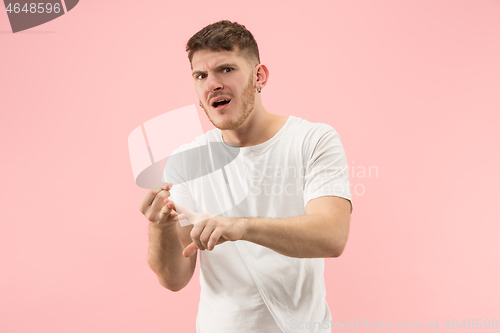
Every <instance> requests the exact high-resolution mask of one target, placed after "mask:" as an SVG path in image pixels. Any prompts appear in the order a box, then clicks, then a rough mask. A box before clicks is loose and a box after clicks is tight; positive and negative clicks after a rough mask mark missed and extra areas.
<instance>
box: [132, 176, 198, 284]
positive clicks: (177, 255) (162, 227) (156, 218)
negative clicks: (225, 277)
mask: <svg viewBox="0 0 500 333" xmlns="http://www.w3.org/2000/svg"><path fill="white" fill-rule="evenodd" d="M171 188H172V184H165V183H163V185H162V188H161V189H151V190H149V191H148V192H147V193H146V195H145V196H144V198H143V199H142V202H141V205H140V207H139V210H140V212H141V213H142V214H144V216H145V217H146V218H147V219H148V220H149V221H150V223H149V251H148V255H147V262H148V265H149V267H150V268H151V269H152V270H153V272H155V274H156V275H157V276H158V280H159V281H160V283H161V285H162V286H164V287H165V288H167V289H169V290H172V291H179V290H181V289H182V288H184V287H185V286H186V285H187V284H188V283H189V281H190V280H191V277H192V276H193V272H194V268H195V266H196V256H193V257H191V258H185V257H183V256H182V251H183V250H184V247H185V246H187V245H188V244H189V243H190V241H191V239H190V238H189V232H190V227H185V228H181V227H180V224H179V218H182V215H181V216H179V215H178V214H177V212H176V211H174V210H173V208H174V204H173V203H172V202H170V201H169V200H168V197H169V196H170V192H169V191H170V190H171Z"/></svg>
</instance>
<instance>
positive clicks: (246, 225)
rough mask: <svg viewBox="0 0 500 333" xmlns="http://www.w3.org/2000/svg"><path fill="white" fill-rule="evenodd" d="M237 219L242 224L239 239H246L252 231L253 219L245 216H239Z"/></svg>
mask: <svg viewBox="0 0 500 333" xmlns="http://www.w3.org/2000/svg"><path fill="white" fill-rule="evenodd" d="M239 220H240V221H239V222H240V223H241V224H242V225H243V236H242V237H241V240H246V241H248V240H249V236H250V235H251V233H252V232H253V221H252V219H250V218H247V217H242V218H239Z"/></svg>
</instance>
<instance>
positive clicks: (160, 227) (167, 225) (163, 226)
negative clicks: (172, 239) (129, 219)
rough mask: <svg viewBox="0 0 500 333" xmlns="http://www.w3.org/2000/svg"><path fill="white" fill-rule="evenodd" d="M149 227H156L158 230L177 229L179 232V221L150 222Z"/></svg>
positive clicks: (168, 230) (169, 230)
mask: <svg viewBox="0 0 500 333" xmlns="http://www.w3.org/2000/svg"><path fill="white" fill-rule="evenodd" d="M149 229H150V230H151V229H154V230H156V231H160V232H164V231H167V232H171V231H172V230H175V231H176V232H177V223H161V224H158V223H156V222H150V223H149Z"/></svg>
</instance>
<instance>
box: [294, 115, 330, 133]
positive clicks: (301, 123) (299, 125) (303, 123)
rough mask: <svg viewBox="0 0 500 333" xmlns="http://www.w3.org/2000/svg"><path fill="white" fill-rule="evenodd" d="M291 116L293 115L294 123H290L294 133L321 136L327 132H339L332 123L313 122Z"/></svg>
mask: <svg viewBox="0 0 500 333" xmlns="http://www.w3.org/2000/svg"><path fill="white" fill-rule="evenodd" d="M290 117H292V119H291V120H292V123H291V124H290V125H291V126H290V129H291V132H294V134H299V136H301V137H304V138H319V137H322V136H323V135H324V134H325V133H327V132H335V133H337V131H336V130H335V129H334V128H333V127H332V126H331V125H328V124H325V123H313V122H310V121H307V120H305V119H302V118H299V117H295V116H290Z"/></svg>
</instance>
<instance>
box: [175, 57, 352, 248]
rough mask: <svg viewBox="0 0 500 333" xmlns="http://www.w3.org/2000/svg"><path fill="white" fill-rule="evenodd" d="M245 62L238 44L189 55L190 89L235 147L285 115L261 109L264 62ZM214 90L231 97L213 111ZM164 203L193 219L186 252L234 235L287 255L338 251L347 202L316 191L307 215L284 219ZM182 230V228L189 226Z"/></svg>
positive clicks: (254, 139) (345, 229)
mask: <svg viewBox="0 0 500 333" xmlns="http://www.w3.org/2000/svg"><path fill="white" fill-rule="evenodd" d="M249 63H251V60H249V59H247V58H245V57H244V56H243V55H242V54H241V53H240V52H239V50H238V49H237V48H236V49H235V50H234V51H220V52H214V51H210V50H202V51H198V52H196V53H195V54H194V56H193V60H192V75H193V80H194V85H195V90H196V93H197V95H198V98H199V100H200V103H201V105H202V108H203V109H204V110H205V113H206V114H207V116H208V118H209V119H210V121H211V122H212V124H214V126H216V127H218V128H219V129H221V131H222V137H223V139H224V141H225V142H226V143H228V144H234V145H237V146H239V147H247V146H253V145H257V144H260V143H263V142H265V141H267V140H269V139H270V138H272V137H273V136H274V135H275V134H276V133H277V132H278V131H279V130H280V129H281V128H282V127H283V125H284V124H285V122H286V120H287V118H286V117H280V116H277V115H273V114H271V113H269V112H267V111H266V110H265V109H264V107H263V106H262V101H261V94H259V93H258V92H257V90H258V89H259V88H260V87H262V88H261V89H263V87H265V85H266V83H267V80H268V78H269V70H268V69H267V67H266V66H265V65H263V64H257V65H255V66H252V65H251V64H249ZM217 96H227V97H230V98H231V103H230V104H229V105H228V106H227V107H226V108H225V109H223V110H220V111H217V110H215V109H214V108H213V107H212V103H211V99H212V98H214V97H217ZM168 207H172V208H174V207H175V210H176V211H177V212H179V213H182V214H183V215H182V216H181V217H182V218H188V219H189V221H190V222H191V223H192V224H193V227H192V228H190V232H189V238H190V239H191V240H192V242H191V243H190V244H189V245H188V246H187V247H186V248H185V250H184V251H183V255H184V256H185V257H190V256H192V255H194V254H195V253H196V251H197V249H200V250H209V251H211V250H213V249H214V247H215V246H216V245H218V244H221V243H224V242H226V241H236V240H247V241H250V242H254V243H256V244H260V245H263V246H267V247H269V248H271V249H273V250H275V251H277V252H278V253H281V254H284V255H288V256H295V257H337V256H339V255H340V254H341V253H342V252H343V249H344V247H345V244H346V242H347V237H348V233H349V219H350V208H351V205H350V202H349V201H348V200H346V199H344V198H340V197H321V198H317V199H314V200H311V201H310V202H309V203H308V205H307V207H306V215H304V216H301V217H296V218H287V219H265V218H259V219H257V218H251V219H249V218H227V217H224V216H211V215H209V214H197V213H193V212H191V211H189V210H187V209H186V208H184V207H182V206H180V205H178V204H175V203H173V202H172V203H171V204H169V206H168ZM184 230H186V231H183V232H184V233H186V232H187V230H188V229H187V228H184ZM184 236H185V238H187V236H186V235H184ZM294 244H295V245H294Z"/></svg>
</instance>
